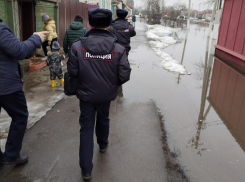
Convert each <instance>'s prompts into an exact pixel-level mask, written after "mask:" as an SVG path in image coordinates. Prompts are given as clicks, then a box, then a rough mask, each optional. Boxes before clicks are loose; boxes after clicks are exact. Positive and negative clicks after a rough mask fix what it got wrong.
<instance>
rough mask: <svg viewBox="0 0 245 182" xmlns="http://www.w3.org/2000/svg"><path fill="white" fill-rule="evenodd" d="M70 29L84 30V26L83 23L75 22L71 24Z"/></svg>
mask: <svg viewBox="0 0 245 182" xmlns="http://www.w3.org/2000/svg"><path fill="white" fill-rule="evenodd" d="M70 28H71V29H72V30H79V29H81V28H83V24H82V23H81V22H78V21H74V22H72V23H71V25H70Z"/></svg>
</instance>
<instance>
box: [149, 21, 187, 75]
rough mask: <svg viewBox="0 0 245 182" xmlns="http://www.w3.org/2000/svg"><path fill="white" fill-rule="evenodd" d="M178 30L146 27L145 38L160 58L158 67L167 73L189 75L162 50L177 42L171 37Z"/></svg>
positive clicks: (154, 26)
mask: <svg viewBox="0 0 245 182" xmlns="http://www.w3.org/2000/svg"><path fill="white" fill-rule="evenodd" d="M180 30H181V29H178V28H171V27H164V26H161V25H146V37H147V38H148V39H149V40H150V41H149V44H150V46H151V48H152V50H153V51H154V52H155V53H156V54H157V55H158V56H160V57H161V58H162V62H161V63H160V66H162V67H163V68H164V69H166V70H168V71H171V72H175V73H180V74H183V75H185V74H186V75H187V74H190V73H188V72H187V70H186V69H185V67H184V66H183V65H181V64H180V62H178V61H176V60H174V59H173V58H172V56H170V55H169V54H167V53H165V52H164V51H163V49H164V48H166V47H168V46H170V45H173V44H176V43H177V42H178V40H177V39H176V38H174V37H173V34H174V33H176V32H178V31H180Z"/></svg>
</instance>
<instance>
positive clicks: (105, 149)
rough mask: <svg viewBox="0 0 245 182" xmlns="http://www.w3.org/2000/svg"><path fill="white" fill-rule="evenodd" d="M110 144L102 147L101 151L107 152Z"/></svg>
mask: <svg viewBox="0 0 245 182" xmlns="http://www.w3.org/2000/svg"><path fill="white" fill-rule="evenodd" d="M108 147H109V145H108V144H107V146H106V147H105V148H104V149H100V153H105V152H106V151H107V149H108Z"/></svg>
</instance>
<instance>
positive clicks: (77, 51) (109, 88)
mask: <svg viewBox="0 0 245 182" xmlns="http://www.w3.org/2000/svg"><path fill="white" fill-rule="evenodd" d="M67 68H68V72H69V74H70V75H71V76H77V77H78V90H77V97H78V98H79V99H80V100H82V101H85V102H89V103H103V102H109V101H112V100H114V99H115V98H116V97H117V93H118V88H119V86H120V85H122V84H123V83H125V82H127V81H128V80H129V79H130V73H131V68H130V65H129V62H128V57H127V54H126V51H125V48H124V47H123V46H121V45H120V44H118V43H116V37H115V35H113V34H112V33H110V32H109V31H105V30H91V31H89V32H87V33H86V34H85V36H84V37H82V38H80V39H79V40H78V41H77V42H75V43H74V44H73V46H72V48H71V54H70V57H69V60H68V63H67Z"/></svg>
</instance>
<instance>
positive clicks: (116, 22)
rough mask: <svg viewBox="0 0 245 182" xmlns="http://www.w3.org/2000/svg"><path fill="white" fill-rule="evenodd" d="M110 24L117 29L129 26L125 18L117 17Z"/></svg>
mask: <svg viewBox="0 0 245 182" xmlns="http://www.w3.org/2000/svg"><path fill="white" fill-rule="evenodd" d="M111 25H112V26H113V27H114V28H115V29H117V30H125V29H127V28H128V27H129V22H128V21H127V20H126V19H123V18H118V19H116V20H114V21H113V22H112V23H111Z"/></svg>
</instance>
